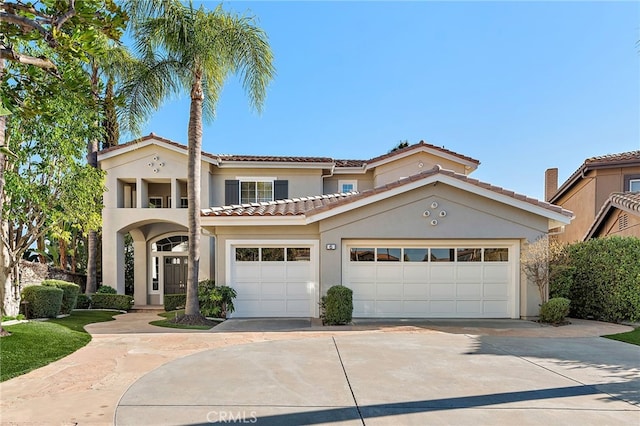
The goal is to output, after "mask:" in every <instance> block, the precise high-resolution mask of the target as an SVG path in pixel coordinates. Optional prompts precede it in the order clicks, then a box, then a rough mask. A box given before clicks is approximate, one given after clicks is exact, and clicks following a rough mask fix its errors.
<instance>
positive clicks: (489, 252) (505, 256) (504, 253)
mask: <svg viewBox="0 0 640 426" xmlns="http://www.w3.org/2000/svg"><path fill="white" fill-rule="evenodd" d="M484 261H485V262H508V261H509V249H508V248H486V249H484Z"/></svg>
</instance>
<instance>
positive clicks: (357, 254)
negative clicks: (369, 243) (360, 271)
mask: <svg viewBox="0 0 640 426" xmlns="http://www.w3.org/2000/svg"><path fill="white" fill-rule="evenodd" d="M374 253H375V252H374V250H373V248H352V249H351V261H352V262H373V261H374V255H373V254H374Z"/></svg>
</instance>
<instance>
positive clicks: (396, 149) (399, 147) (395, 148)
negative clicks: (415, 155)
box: [389, 139, 409, 152]
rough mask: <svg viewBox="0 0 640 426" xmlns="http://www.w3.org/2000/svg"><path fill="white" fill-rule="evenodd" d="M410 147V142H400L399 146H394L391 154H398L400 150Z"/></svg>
mask: <svg viewBox="0 0 640 426" xmlns="http://www.w3.org/2000/svg"><path fill="white" fill-rule="evenodd" d="M408 146H409V141H408V140H406V139H405V140H403V141H400V142H398V145H396V146H394V147H393V148H392V149H391V151H389V152H396V151H398V150H399V149H402V148H406V147H408Z"/></svg>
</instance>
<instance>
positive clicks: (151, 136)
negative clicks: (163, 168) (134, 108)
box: [99, 133, 219, 161]
mask: <svg viewBox="0 0 640 426" xmlns="http://www.w3.org/2000/svg"><path fill="white" fill-rule="evenodd" d="M149 140H157V141H160V142H164V143H166V144H168V145H171V146H174V147H176V148H179V149H181V150H184V151H187V150H188V149H189V147H188V146H186V145H182V144H181V143H178V142H175V141H172V140H171V139H167V138H163V137H161V136H157V135H155V134H153V133H149V134H148V135H147V136H143V137H141V138H138V139H134V140H132V141H129V142H127V143H123V144H120V145H116V146H112V147H109V148H107V149H103V150H102V151H100V152H99V154H106V153H107V152H112V151H116V150H119V149H122V148H127V147H130V146H134V145H137V144H139V143H141V142H146V141H149ZM202 156H203V157H207V158H211V159H213V160H216V161H217V160H219V158H218V156H217V155H213V154H209V153H208V152H204V151H202Z"/></svg>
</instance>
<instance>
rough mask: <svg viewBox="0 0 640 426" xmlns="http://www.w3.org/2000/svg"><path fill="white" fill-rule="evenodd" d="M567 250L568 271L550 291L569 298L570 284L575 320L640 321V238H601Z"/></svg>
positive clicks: (574, 245)
mask: <svg viewBox="0 0 640 426" xmlns="http://www.w3.org/2000/svg"><path fill="white" fill-rule="evenodd" d="M567 250H568V252H567V259H566V263H565V264H564V266H565V267H567V269H566V270H565V273H563V274H558V276H556V277H553V280H552V281H551V283H550V289H551V290H550V291H551V292H552V294H554V295H559V294H565V295H566V294H567V292H566V288H565V287H566V286H567V282H569V284H568V286H569V291H568V298H569V299H571V308H570V315H571V316H572V317H575V318H592V319H596V320H602V321H610V322H620V321H624V320H629V321H640V238H637V237H618V236H613V237H606V238H597V239H592V240H589V241H584V242H579V243H575V244H572V245H570V246H569V247H568V249H567ZM558 277H560V278H558Z"/></svg>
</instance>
